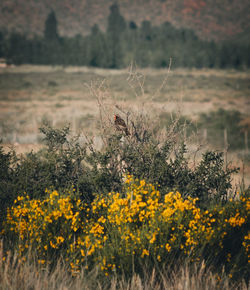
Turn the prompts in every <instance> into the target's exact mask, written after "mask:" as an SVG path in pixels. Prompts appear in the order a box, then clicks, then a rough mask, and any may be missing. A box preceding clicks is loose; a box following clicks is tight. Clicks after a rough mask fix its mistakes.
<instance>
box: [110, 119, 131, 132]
mask: <svg viewBox="0 0 250 290" xmlns="http://www.w3.org/2000/svg"><path fill="white" fill-rule="evenodd" d="M114 122H115V127H116V129H117V130H119V131H123V132H124V133H125V134H126V136H129V135H130V133H129V130H128V127H127V125H126V123H125V121H124V120H123V119H122V118H121V117H120V116H119V115H114Z"/></svg>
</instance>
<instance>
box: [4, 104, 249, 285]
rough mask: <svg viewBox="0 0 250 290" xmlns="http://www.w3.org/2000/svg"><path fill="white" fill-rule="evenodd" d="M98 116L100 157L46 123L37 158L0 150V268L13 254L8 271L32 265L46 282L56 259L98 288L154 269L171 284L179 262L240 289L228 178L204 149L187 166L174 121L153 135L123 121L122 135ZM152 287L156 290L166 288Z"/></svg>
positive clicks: (243, 219) (242, 217) (244, 219)
mask: <svg viewBox="0 0 250 290" xmlns="http://www.w3.org/2000/svg"><path fill="white" fill-rule="evenodd" d="M104 113H105V110H104V109H103V107H100V117H101V122H100V130H101V136H102V140H103V146H102V149H100V150H98V149H96V148H95V147H94V146H93V143H92V141H91V140H90V139H89V138H88V137H87V136H86V142H85V143H84V144H83V145H81V144H80V143H79V140H78V138H77V137H73V138H69V136H68V133H69V127H64V128H62V129H55V128H53V127H51V126H50V125H49V124H44V126H43V127H41V129H40V130H41V132H42V133H43V135H44V142H45V144H46V147H45V148H44V149H42V150H41V151H39V152H37V153H33V152H31V153H29V154H27V155H26V156H23V157H18V156H17V155H16V154H15V152H10V153H4V151H3V150H2V149H1V154H0V157H1V162H0V164H1V171H0V172H1V179H0V180H1V184H0V198H1V204H2V211H1V213H2V214H1V222H2V223H1V224H2V226H1V239H2V240H3V256H2V258H1V259H2V262H1V263H2V267H3V268H6V267H7V268H6V269H8V266H7V265H8V263H10V262H9V261H10V260H8V259H11V260H12V258H11V256H10V255H11V254H10V253H9V254H8V251H9V250H10V249H11V250H12V251H13V249H15V250H16V258H14V259H16V261H17V265H20V266H18V267H25V265H26V266H28V265H29V264H30V263H34V265H35V267H38V268H40V269H43V268H44V267H45V268H46V269H48V271H49V272H50V273H51V275H53V274H52V273H53V272H54V271H57V270H56V269H58V268H57V267H58V264H57V263H58V262H59V261H60V260H61V261H63V263H64V264H65V270H64V271H66V269H67V271H70V272H71V275H72V276H73V277H78V278H75V279H80V278H79V277H81V279H83V276H82V275H85V274H83V273H87V274H86V275H89V274H90V273H93V271H97V273H98V278H97V279H100V281H101V283H108V282H107V281H106V280H105V279H106V278H105V277H106V276H111V277H112V279H125V280H124V281H132V280H130V279H133V277H135V275H138V277H140V278H138V279H142V280H143V281H147V279H148V275H149V274H148V273H153V272H154V271H156V274H155V275H156V277H158V276H159V277H162V274H161V273H164V275H166V276H167V277H171V275H173V273H174V269H175V267H176V265H178V264H179V263H182V264H186V265H189V266H188V267H190V269H195V267H198V268H200V269H202V267H205V268H206V270H205V271H209V270H208V269H211V271H212V272H214V273H217V275H219V276H218V277H219V278H217V279H216V278H213V279H212V280H211V281H213V282H211V281H210V282H211V283H215V285H216V287H220V286H221V285H223V287H224V286H225V285H226V284H224V283H225V281H227V280H221V278H222V276H223V275H224V274H222V273H223V271H225V275H226V277H227V279H230V281H231V282H230V281H229V280H228V281H229V282H228V283H229V284H228V285H233V283H241V279H242V278H244V279H245V282H242V283H243V284H242V285H244V283H246V284H247V283H248V280H247V279H248V263H249V261H248V260H249V240H250V238H249V234H248V232H247V230H248V228H249V193H248V191H246V192H243V191H242V192H240V193H237V194H236V193H234V192H231V196H232V197H233V198H231V197H230V188H231V182H230V178H231V174H232V173H233V172H235V171H236V170H235V169H230V168H229V167H227V166H226V167H225V165H224V162H223V158H222V154H220V153H216V152H212V151H211V152H207V153H205V154H204V155H203V158H202V160H201V161H200V162H198V163H197V165H196V166H195V167H194V168H190V166H189V165H188V161H189V160H188V158H187V157H186V154H185V152H186V148H185V144H184V143H183V140H182V134H183V125H182V124H181V122H175V123H174V124H171V126H170V127H168V128H167V130H166V132H165V133H164V134H163V133H162V129H161V128H160V127H159V126H158V125H157V126H156V124H157V122H155V123H153V122H152V121H150V120H149V119H148V118H145V117H144V116H143V115H133V114H131V113H130V114H129V113H127V114H126V115H124V116H125V117H126V118H125V119H126V120H127V126H128V130H129V132H130V135H129V136H125V134H123V133H122V132H117V131H115V127H114V126H113V125H112V121H111V120H110V119H109V118H106V116H105V114H104ZM234 194H235V196H234ZM29 252H30V253H32V256H29V255H30V254H29ZM12 253H13V252H12ZM211 254H212V255H211ZM8 257H9V258H8ZM26 259H28V261H26ZM32 259H33V260H32ZM203 261H205V264H204V262H203ZM21 265H23V266H21ZM145 265H146V266H145ZM202 265H204V266H202ZM154 269H155V270H154ZM223 269H224V270H223ZM13 271H14V270H13ZM208 273H209V272H208ZM67 275H69V274H67ZM221 275H222V276H221ZM119 277H120V278H119ZM122 277H123V278H122ZM206 277H207V276H206ZM72 279H73V278H72ZM159 279H160V280H159V281H160V282H159V285H160V286H159V287H162V286H163V285H164V283H167V281H169V280H166V279H167V278H166V279H165V278H163V277H162V278H159ZM204 279H205V281H206V279H207V278H204ZM223 279H224V278H223ZM72 281H74V280H72ZM105 281H106V282H105ZM109 281H110V280H109ZM120 281H122V280H120ZM215 281H216V282H215ZM72 283H73V282H72ZM78 283H80V280H78ZM124 283H125V282H124ZM126 283H132V282H126ZM201 283H202V282H201ZM221 283H222V284H221ZM108 285H110V284H108ZM238 285H239V284H238ZM225 287H226V286H225Z"/></svg>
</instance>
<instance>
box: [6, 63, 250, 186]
mask: <svg viewBox="0 0 250 290" xmlns="http://www.w3.org/2000/svg"><path fill="white" fill-rule="evenodd" d="M100 97H101V99H102V102H103V103H105V106H106V107H107V108H108V110H109V113H110V114H113V113H115V112H118V111H119V110H118V109H117V108H120V109H122V110H126V111H137V112H138V111H139V112H145V113H146V114H148V115H150V116H158V117H159V116H161V115H164V113H171V114H179V115H184V116H186V117H187V118H190V120H191V122H192V123H193V125H194V127H195V126H196V123H197V120H198V119H199V116H200V114H201V113H209V112H211V111H216V110H218V109H219V108H223V109H225V110H237V111H239V112H240V113H242V114H243V115H244V116H245V117H247V116H249V112H250V73H249V71H235V70H196V69H193V70H186V69H185V70H184V69H176V70H170V71H169V70H167V69H165V70H163V69H162V70H154V69H144V70H136V69H135V68H132V69H131V68H129V69H127V70H104V69H97V68H96V69H95V68H85V67H65V68H64V67H49V66H28V65H27V66H20V67H14V66H13V67H8V68H0V132H1V138H2V141H3V143H4V146H5V148H6V149H8V147H9V146H12V145H14V146H15V150H16V151H17V152H18V153H23V152H29V151H30V150H32V149H33V150H38V149H39V148H41V146H42V145H41V135H40V134H39V130H38V128H39V127H40V126H41V124H42V122H44V121H47V122H50V123H51V124H52V125H53V126H55V127H62V126H64V125H66V124H70V125H71V130H72V134H75V133H78V134H83V133H84V134H89V135H92V136H96V138H95V142H96V145H97V146H101V144H100V140H99V139H98V136H97V134H98V133H97V127H98V122H97V119H98V118H99V115H98V114H99V106H98V98H100ZM99 101H100V100H99ZM242 138H244V136H243V135H242ZM196 141H197V140H196ZM202 141H204V140H203V139H202V138H199V140H198V141H197V142H198V143H202ZM202 145H203V147H202V149H203V150H206V148H208V147H211V146H212V144H208V143H207V142H203V144H202ZM192 148H193V147H192V146H190V150H192ZM213 148H215V149H218V150H222V151H223V150H224V147H223V146H221V147H218V146H217V147H216V146H213ZM193 150H195V149H193ZM245 153H246V152H242V150H236V151H233V152H231V153H229V154H228V158H229V161H232V162H233V163H235V164H236V163H237V165H239V164H240V165H241V174H240V175H238V176H236V179H235V182H236V183H239V182H241V180H242V176H243V174H244V179H245V183H246V184H249V180H250V179H249V162H248V161H247V160H249V158H248V157H247V156H248V155H246V154H245ZM242 163H244V172H243V171H242V170H243V168H242Z"/></svg>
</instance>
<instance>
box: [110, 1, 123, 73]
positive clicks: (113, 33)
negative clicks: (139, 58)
mask: <svg viewBox="0 0 250 290" xmlns="http://www.w3.org/2000/svg"><path fill="white" fill-rule="evenodd" d="M125 29H126V22H125V20H124V18H123V16H122V15H121V14H120V10H119V6H118V5H117V4H113V5H112V6H111V7H110V15H109V17H108V28H107V39H108V46H109V54H110V60H109V66H110V67H111V68H119V67H122V65H123V57H124V49H123V46H122V35H123V32H124V31H125Z"/></svg>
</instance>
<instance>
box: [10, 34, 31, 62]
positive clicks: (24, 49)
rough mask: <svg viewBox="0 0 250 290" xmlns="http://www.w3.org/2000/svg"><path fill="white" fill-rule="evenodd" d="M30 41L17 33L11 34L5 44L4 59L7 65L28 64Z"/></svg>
mask: <svg viewBox="0 0 250 290" xmlns="http://www.w3.org/2000/svg"><path fill="white" fill-rule="evenodd" d="M30 48H31V46H30V41H28V40H27V39H26V37H25V36H23V35H21V34H19V33H12V34H11V35H10V37H9V38H8V40H7V44H6V58H7V61H8V62H9V63H14V64H23V63H30V56H31V50H30Z"/></svg>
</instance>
